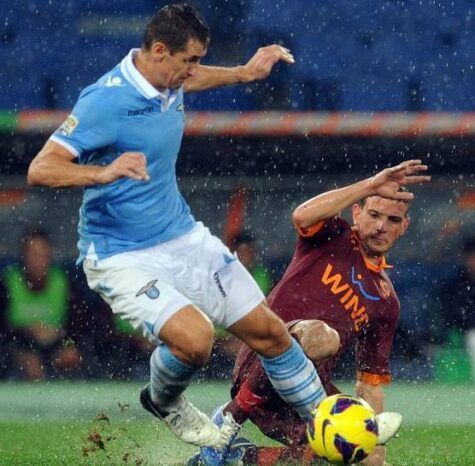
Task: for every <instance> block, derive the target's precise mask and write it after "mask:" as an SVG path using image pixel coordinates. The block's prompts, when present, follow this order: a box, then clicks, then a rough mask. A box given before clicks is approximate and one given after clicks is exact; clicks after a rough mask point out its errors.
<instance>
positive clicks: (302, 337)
mask: <svg viewBox="0 0 475 466" xmlns="http://www.w3.org/2000/svg"><path fill="white" fill-rule="evenodd" d="M291 333H292V335H293V336H295V338H296V339H297V341H298V342H299V344H300V346H301V347H302V349H303V350H304V352H305V354H306V355H307V356H308V357H309V358H310V359H311V360H312V361H315V362H320V361H322V360H324V359H325V358H328V357H330V356H333V355H335V354H336V353H337V352H338V349H339V347H340V336H339V334H338V332H337V331H336V330H335V329H333V328H332V327H330V326H329V325H328V324H327V323H325V322H323V321H321V320H301V321H300V322H297V323H296V324H295V325H293V326H292V328H291Z"/></svg>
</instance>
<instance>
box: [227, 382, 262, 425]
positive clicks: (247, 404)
mask: <svg viewBox="0 0 475 466" xmlns="http://www.w3.org/2000/svg"><path fill="white" fill-rule="evenodd" d="M247 382H248V381H247V380H246V381H245V382H244V383H243V384H242V385H241V388H240V389H239V392H238V393H237V395H236V396H235V397H234V399H233V400H231V402H230V403H228V405H227V406H226V408H224V412H226V413H228V412H229V413H231V414H232V415H233V418H234V420H235V421H236V422H237V423H238V424H244V422H246V420H247V419H248V418H249V415H250V414H251V413H252V411H254V410H255V409H256V408H259V406H262V404H263V403H264V401H265V398H263V397H260V396H258V395H256V394H255V393H253V392H252V391H251V390H250V389H249V387H248V383H247Z"/></svg>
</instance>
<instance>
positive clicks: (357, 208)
mask: <svg viewBox="0 0 475 466" xmlns="http://www.w3.org/2000/svg"><path fill="white" fill-rule="evenodd" d="M352 213H353V225H358V223H359V220H360V216H361V206H360V205H359V204H358V203H356V204H353V207H352Z"/></svg>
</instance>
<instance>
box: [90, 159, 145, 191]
mask: <svg viewBox="0 0 475 466" xmlns="http://www.w3.org/2000/svg"><path fill="white" fill-rule="evenodd" d="M119 178H132V179H133V180H138V181H148V180H150V176H149V175H148V172H147V159H146V157H145V155H144V154H142V153H141V152H124V153H123V154H121V155H120V156H119V157H118V158H117V159H115V160H114V161H113V162H112V163H111V164H109V165H106V166H105V167H103V168H102V170H101V171H100V173H99V183H100V184H106V183H112V182H113V181H116V180H118V179H119Z"/></svg>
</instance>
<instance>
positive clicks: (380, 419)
mask: <svg viewBox="0 0 475 466" xmlns="http://www.w3.org/2000/svg"><path fill="white" fill-rule="evenodd" d="M376 422H377V423H378V445H385V444H386V443H388V442H389V440H391V439H392V438H393V437H394V436H396V434H397V433H398V431H399V429H400V428H401V424H402V416H401V415H400V414H399V413H381V414H377V415H376Z"/></svg>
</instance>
